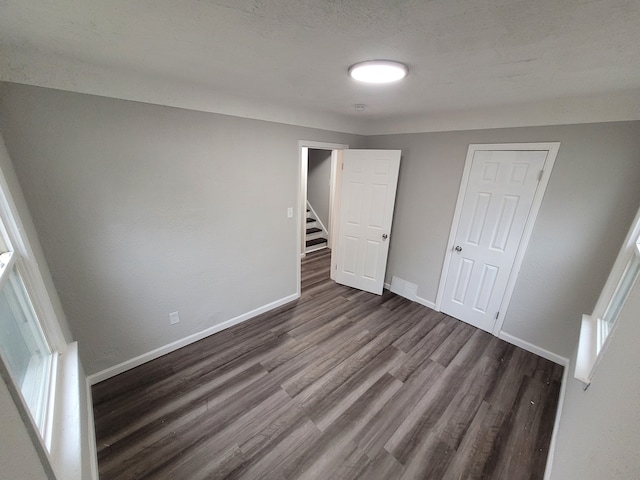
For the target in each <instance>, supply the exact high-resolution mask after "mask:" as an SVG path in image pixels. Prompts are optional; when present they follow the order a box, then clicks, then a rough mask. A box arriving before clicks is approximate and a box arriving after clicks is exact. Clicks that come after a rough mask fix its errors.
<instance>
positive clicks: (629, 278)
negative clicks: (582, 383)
mask: <svg viewBox="0 0 640 480" xmlns="http://www.w3.org/2000/svg"><path fill="white" fill-rule="evenodd" d="M638 273H640V259H638V257H637V256H636V255H632V257H631V260H629V264H628V265H627V268H626V269H625V271H624V274H623V275H622V278H621V279H620V283H619V284H618V287H617V288H616V291H615V293H614V294H613V297H611V302H610V303H609V306H608V307H607V309H606V311H605V312H604V315H603V316H602V320H603V325H602V327H603V333H604V334H603V335H602V336H601V341H600V342H599V343H600V344H599V345H598V350H600V348H602V345H603V344H604V341H605V340H606V339H607V336H608V334H609V332H610V331H611V327H613V324H614V322H615V321H616V319H617V318H618V315H620V311H621V310H622V307H623V306H624V302H625V301H626V300H627V297H628V296H629V293H630V292H631V288H632V287H633V284H634V282H635V281H636V278H638Z"/></svg>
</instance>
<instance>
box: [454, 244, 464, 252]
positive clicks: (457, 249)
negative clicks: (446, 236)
mask: <svg viewBox="0 0 640 480" xmlns="http://www.w3.org/2000/svg"><path fill="white" fill-rule="evenodd" d="M454 250H455V251H456V252H458V253H460V252H461V251H462V247H461V246H460V245H456V248H454Z"/></svg>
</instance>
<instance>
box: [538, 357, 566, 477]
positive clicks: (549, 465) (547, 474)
mask: <svg viewBox="0 0 640 480" xmlns="http://www.w3.org/2000/svg"><path fill="white" fill-rule="evenodd" d="M569 370H570V369H569V361H568V360H567V364H566V365H564V371H563V372H562V383H561V384H560V394H559V395H558V407H557V408H556V419H555V421H554V422H553V431H552V432H551V442H549V453H548V454H547V465H546V466H545V469H544V477H543V480H550V479H551V470H552V469H553V457H554V455H555V451H556V439H557V438H558V430H559V429H560V416H561V415H562V409H563V408H564V398H565V396H566V394H567V382H568V381H569Z"/></svg>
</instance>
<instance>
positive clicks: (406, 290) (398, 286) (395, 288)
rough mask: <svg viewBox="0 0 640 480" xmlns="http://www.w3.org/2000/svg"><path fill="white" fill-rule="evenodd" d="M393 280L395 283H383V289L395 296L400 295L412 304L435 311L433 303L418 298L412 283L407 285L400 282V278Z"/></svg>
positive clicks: (404, 282)
mask: <svg viewBox="0 0 640 480" xmlns="http://www.w3.org/2000/svg"><path fill="white" fill-rule="evenodd" d="M393 278H394V279H395V283H394V282H391V283H389V282H385V283H384V288H386V289H387V290H389V291H391V292H393V293H395V294H396V295H400V296H401V297H404V298H406V299H408V300H411V301H412V302H416V303H419V304H420V305H424V306H425V307H429V308H430V309H432V310H435V309H436V304H435V303H433V302H430V301H429V300H427V299H426V298H422V297H419V296H418V294H417V293H416V289H417V285H415V284H413V283H409V282H407V281H406V280H402V279H401V278H398V277H393Z"/></svg>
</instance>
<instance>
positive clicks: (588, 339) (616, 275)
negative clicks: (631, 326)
mask: <svg viewBox="0 0 640 480" xmlns="http://www.w3.org/2000/svg"><path fill="white" fill-rule="evenodd" d="M636 262H640V210H638V213H637V214H636V217H635V219H634V221H633V223H632V224H631V228H630V229H629V233H628V234H627V237H626V238H625V240H624V243H623V244H622V248H621V249H620V252H619V253H618V257H617V258H616V261H615V263H614V264H613V267H612V268H611V272H610V273H609V277H608V278H607V282H606V283H605V285H604V288H603V289H602V292H601V293H600V297H599V298H598V301H597V303H596V306H595V307H594V309H593V312H592V313H591V315H583V316H582V324H581V327H580V340H579V343H578V355H577V357H576V369H575V373H574V376H575V378H577V379H578V380H580V381H581V382H583V383H584V384H586V385H589V384H591V380H592V378H593V375H594V372H595V371H596V368H597V367H598V364H599V363H600V360H601V359H602V356H603V355H604V353H605V352H606V350H607V347H608V345H609V343H610V340H611V338H612V337H613V334H614V332H615V329H616V327H617V326H618V321H617V320H618V319H617V318H613V319H611V321H605V320H603V319H604V318H605V317H606V316H607V310H608V309H609V308H610V307H611V306H612V301H613V300H614V299H615V298H616V295H617V293H618V290H619V289H620V288H621V287H622V286H623V285H624V282H623V281H624V280H625V276H626V275H629V272H630V271H631V269H632V268H633V266H634V264H636ZM625 300H626V298H623V299H622V302H621V303H622V304H624V301H625Z"/></svg>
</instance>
